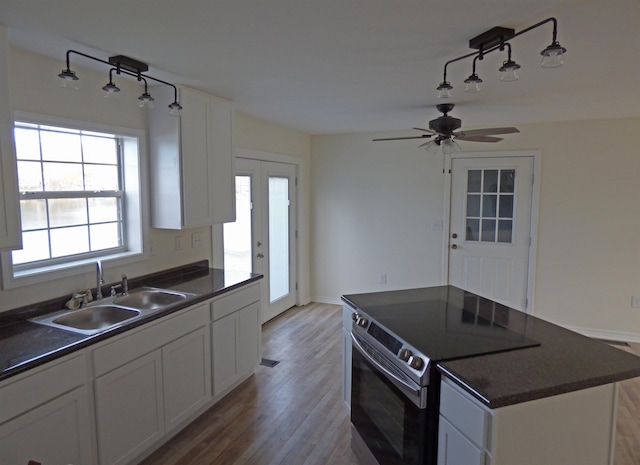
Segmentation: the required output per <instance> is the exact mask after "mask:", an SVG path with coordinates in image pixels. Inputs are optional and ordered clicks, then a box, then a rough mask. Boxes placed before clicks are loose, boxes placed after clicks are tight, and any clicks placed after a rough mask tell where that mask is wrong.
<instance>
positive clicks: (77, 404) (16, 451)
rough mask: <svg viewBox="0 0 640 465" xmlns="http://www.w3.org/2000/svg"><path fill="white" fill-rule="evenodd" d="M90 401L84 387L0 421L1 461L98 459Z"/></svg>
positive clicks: (79, 464) (10, 464)
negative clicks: (13, 417) (95, 454)
mask: <svg viewBox="0 0 640 465" xmlns="http://www.w3.org/2000/svg"><path fill="white" fill-rule="evenodd" d="M88 405H89V401H88V397H87V390H86V388H85V387H82V388H78V389H76V390H74V391H71V392H69V393H67V394H64V395H62V396H60V397H58V398H56V399H55V400H52V401H50V402H47V403H46V404H43V405H41V406H40V407H38V408H36V409H34V410H31V411H29V412H28V413H25V414H23V415H20V416H19V417H17V418H15V419H13V420H11V421H9V422H7V423H4V424H3V425H0V463H1V464H3V465H14V464H15V465H25V464H26V463H28V462H29V460H33V461H36V462H41V463H43V464H64V465H66V464H70V465H84V464H92V463H95V460H94V458H93V456H92V450H91V444H92V440H91V435H90V431H91V428H90V423H89V407H88Z"/></svg>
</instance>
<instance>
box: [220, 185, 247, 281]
mask: <svg viewBox="0 0 640 465" xmlns="http://www.w3.org/2000/svg"><path fill="white" fill-rule="evenodd" d="M223 231H224V232H223V234H224V267H225V269H227V270H238V271H244V272H247V273H250V272H252V271H253V265H252V260H251V242H252V238H251V177H250V176H236V220H235V221H234V222H233V223H224V225H223Z"/></svg>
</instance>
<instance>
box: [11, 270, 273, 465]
mask: <svg viewBox="0 0 640 465" xmlns="http://www.w3.org/2000/svg"><path fill="white" fill-rule="evenodd" d="M260 295H261V284H260V282H255V283H252V284H249V285H246V286H243V287H240V288H238V289H236V290H234V291H230V292H228V293H225V294H222V295H221V296H218V297H215V298H213V299H212V300H209V301H207V302H202V303H200V304H196V305H194V306H192V307H189V308H186V309H184V310H181V311H179V312H176V313H175V314H172V315H169V316H167V317H165V318H161V319H158V320H156V321H154V322H150V323H148V324H146V325H143V326H140V327H138V328H135V329H132V330H131V331H127V332H125V333H122V334H119V335H116V336H114V337H113V338H110V339H107V340H105V341H102V342H100V343H98V344H96V345H94V346H91V347H88V348H85V349H82V350H80V351H78V352H77V353H74V354H71V355H69V356H66V357H63V358H61V359H59V360H56V361H53V362H50V363H47V364H46V365H43V366H42V367H38V368H34V369H33V370H31V371H29V372H26V373H24V374H21V375H16V376H15V377H12V378H9V379H7V380H5V381H3V382H2V383H0V465H26V464H27V463H29V461H30V460H32V461H35V462H40V463H42V464H43V465H133V464H135V463H139V461H140V460H142V459H143V458H144V457H145V456H146V455H148V454H149V453H151V452H152V451H153V450H154V449H155V448H157V447H159V446H160V445H161V444H162V443H163V442H164V441H166V440H167V438H169V437H170V436H171V435H172V434H175V433H176V432H177V431H179V429H180V428H182V427H184V426H186V424H188V422H189V421H191V420H193V419H194V418H195V417H196V416H197V415H198V414H200V413H202V412H204V410H205V409H207V408H209V407H210V406H211V405H213V404H214V402H216V401H217V400H218V399H220V398H221V397H222V396H223V395H225V394H226V393H227V392H228V391H229V390H231V389H232V388H233V387H234V386H235V385H237V384H238V383H239V382H240V381H242V380H243V379H245V378H247V377H248V376H250V375H251V374H252V373H253V372H254V369H255V367H256V366H257V365H258V364H259V363H260V357H261V312H260ZM212 336H213V341H212V340H211V337H212ZM212 357H213V360H212ZM212 368H213V369H215V373H212ZM214 391H215V395H214Z"/></svg>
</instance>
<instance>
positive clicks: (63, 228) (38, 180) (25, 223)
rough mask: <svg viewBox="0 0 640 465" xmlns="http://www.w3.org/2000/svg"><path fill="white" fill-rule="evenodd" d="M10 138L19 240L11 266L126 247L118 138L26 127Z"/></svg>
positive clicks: (25, 266)
mask: <svg viewBox="0 0 640 465" xmlns="http://www.w3.org/2000/svg"><path fill="white" fill-rule="evenodd" d="M14 137H15V145H16V159H17V165H18V182H19V191H20V209H21V220H22V242H23V248H22V249H21V250H16V251H13V252H12V260H13V264H14V269H16V270H20V269H29V268H34V267H41V266H43V265H55V264H57V263H64V262H67V261H75V260H78V259H81V258H91V257H97V256H104V255H108V254H111V253H118V252H121V251H123V250H125V249H126V243H125V242H126V239H125V237H126V236H125V234H124V227H125V225H124V223H123V218H124V214H123V209H124V190H123V172H122V169H123V168H122V166H123V154H122V144H121V139H120V138H119V137H117V136H116V135H114V134H107V133H100V132H91V131H85V130H79V129H69V128H63V127H56V126H47V125H42V124H33V123H25V122H16V123H15V128H14Z"/></svg>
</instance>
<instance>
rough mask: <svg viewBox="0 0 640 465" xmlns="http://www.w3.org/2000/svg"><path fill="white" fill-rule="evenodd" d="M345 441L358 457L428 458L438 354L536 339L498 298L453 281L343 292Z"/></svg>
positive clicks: (471, 352)
mask: <svg viewBox="0 0 640 465" xmlns="http://www.w3.org/2000/svg"><path fill="white" fill-rule="evenodd" d="M342 299H343V300H344V301H345V302H346V303H347V304H348V305H349V306H351V307H352V308H353V309H354V310H355V313H354V314H353V326H352V331H351V338H352V346H353V350H352V372H351V373H352V380H351V383H352V384H351V424H352V448H353V450H354V451H355V453H356V455H357V456H358V458H359V460H360V462H361V464H362V465H369V464H374V465H376V464H379V465H400V464H402V465H407V464H408V465H435V463H436V457H437V443H438V411H439V399H440V375H439V372H438V371H437V370H436V368H435V366H436V363H437V362H440V361H445V360H453V359H458V358H464V357H472V356H477V355H482V354H488V353H494V352H501V351H506V350H514V349H522V348H526V347H532V346H536V345H539V344H538V343H537V342H536V341H533V340H531V339H528V338H526V337H524V336H522V333H524V328H522V331H520V330H518V328H515V329H516V330H512V329H508V328H507V326H508V325H509V322H510V318H509V315H510V314H511V312H517V310H514V309H510V308H508V307H505V306H503V305H500V304H497V303H495V302H492V301H490V300H488V299H484V298H482V297H479V296H477V295H475V294H472V293H470V292H466V291H463V290H461V289H458V288H455V287H452V286H439V287H433V288H422V289H408V290H403V291H391V292H381V293H371V294H355V295H346V296H343V297H342Z"/></svg>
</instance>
